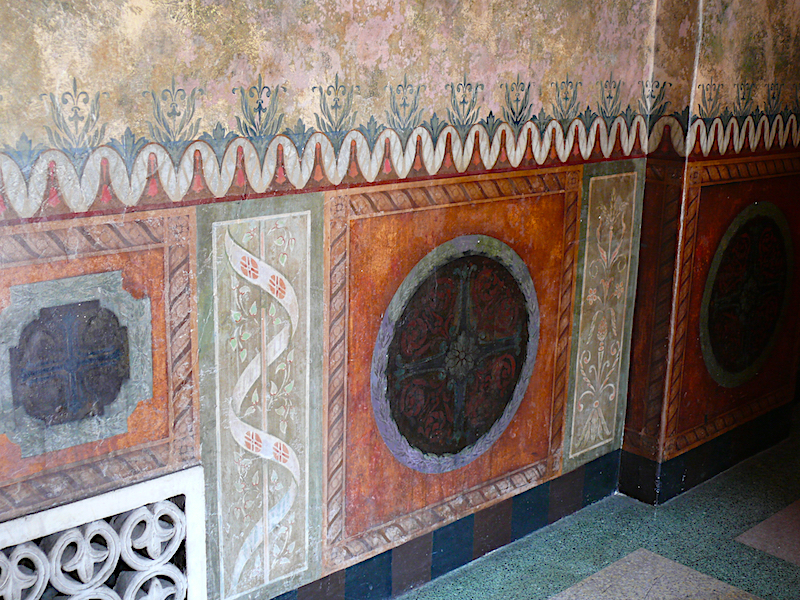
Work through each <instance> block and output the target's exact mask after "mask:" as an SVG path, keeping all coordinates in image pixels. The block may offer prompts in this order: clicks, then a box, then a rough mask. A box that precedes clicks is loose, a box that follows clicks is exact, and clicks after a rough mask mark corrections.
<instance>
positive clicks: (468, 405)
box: [371, 235, 539, 473]
mask: <svg viewBox="0 0 800 600" xmlns="http://www.w3.org/2000/svg"><path fill="white" fill-rule="evenodd" d="M538 339H539V308H538V303H537V299H536V291H535V289H534V286H533V281H532V280H531V277H530V273H529V272H528V269H527V267H526V266H525V264H524V263H523V262H522V259H521V258H520V257H519V256H518V255H517V254H516V253H515V252H514V251H513V250H512V249H511V248H509V247H508V246H507V245H505V244H503V243H502V242H500V241H498V240H496V239H494V238H490V237H487V236H481V235H470V236H463V237H459V238H456V239H454V240H451V241H449V242H446V243H445V244H442V245H441V246H439V247H438V248H436V249H435V250H433V251H432V252H431V253H429V254H428V255H427V256H426V257H425V258H423V259H422V260H421V261H420V262H419V263H417V265H416V266H415V267H414V268H413V269H412V271H411V273H409V275H408V276H407V277H406V279H405V280H404V281H403V283H402V284H401V285H400V287H399V288H398V290H397V292H396V293H395V295H394V297H393V298H392V301H391V302H390V304H389V307H388V309H387V311H386V314H385V315H384V318H383V321H382V323H381V327H380V330H379V333H378V339H377V341H376V343H375V351H374V353H373V356H372V373H371V388H372V407H373V411H374V413H375V420H376V423H377V425H378V430H379V431H380V433H381V436H382V437H383V440H384V442H386V445H387V446H388V448H389V449H390V450H391V452H392V454H393V455H394V456H395V457H396V458H397V459H398V460H399V461H400V462H401V463H403V464H404V465H406V466H408V467H411V468H412V469H415V470H417V471H421V472H423V473H443V472H446V471H451V470H453V469H458V468H460V467H463V466H464V465H466V464H468V463H469V462H471V461H473V460H475V459H476V458H477V457H478V456H480V455H481V454H483V453H484V452H485V451H486V450H488V449H489V447H490V446H491V445H492V444H493V443H494V442H495V441H496V440H497V439H498V438H499V437H500V436H501V435H502V433H503V431H505V429H506V427H507V426H508V424H509V423H510V422H511V419H512V418H513V417H514V414H515V413H516V411H517V408H518V407H519V404H520V402H521V401H522V397H523V396H524V394H525V390H526V389H527V387H528V382H529V380H530V377H531V373H532V372H533V365H534V361H535V358H536V348H537V344H538Z"/></svg>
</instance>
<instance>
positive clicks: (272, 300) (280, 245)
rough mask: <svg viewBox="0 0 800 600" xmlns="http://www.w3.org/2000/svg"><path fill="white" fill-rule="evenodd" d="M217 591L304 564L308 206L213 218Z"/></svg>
mask: <svg viewBox="0 0 800 600" xmlns="http://www.w3.org/2000/svg"><path fill="white" fill-rule="evenodd" d="M211 237H212V240H211V241H212V248H213V256H212V269H213V275H212V279H213V288H212V289H213V349H211V348H206V351H213V353H214V362H215V365H216V369H215V370H214V375H215V380H216V381H215V389H216V393H215V395H214V411H215V416H216V419H215V420H216V427H215V432H214V435H215V437H216V444H215V445H216V456H215V458H216V460H215V462H216V481H215V482H214V483H215V487H216V488H217V494H218V498H217V501H218V503H219V505H218V511H217V514H216V516H215V518H216V520H217V527H218V532H219V535H218V544H217V549H218V552H219V561H220V565H219V566H220V568H219V573H220V574H219V593H220V596H221V597H223V598H228V597H236V596H240V595H243V594H246V593H247V592H252V591H254V590H261V589H262V588H264V586H270V588H269V590H268V594H270V595H271V594H272V591H273V590H274V592H275V593H278V592H279V591H280V589H279V588H281V587H282V585H281V583H280V582H284V583H286V584H288V581H289V580H294V579H293V578H296V577H298V576H301V577H302V574H303V573H306V572H308V570H309V564H310V562H313V556H312V555H313V553H314V550H313V548H312V547H311V545H310V540H309V509H310V503H309V460H310V457H309V445H310V443H311V432H310V422H309V402H310V401H309V388H310V383H309V377H310V372H309V366H310V365H309V356H310V349H311V344H310V342H309V335H310V329H311V327H310V325H311V324H310V312H309V300H310V281H311V280H310V274H309V270H310V269H311V266H310V262H311V261H310V251H309V248H310V238H311V213H310V211H299V212H294V213H289V214H282V215H277V216H255V217H253V218H244V219H236V220H223V221H218V222H215V223H213V225H212V227H211Z"/></svg>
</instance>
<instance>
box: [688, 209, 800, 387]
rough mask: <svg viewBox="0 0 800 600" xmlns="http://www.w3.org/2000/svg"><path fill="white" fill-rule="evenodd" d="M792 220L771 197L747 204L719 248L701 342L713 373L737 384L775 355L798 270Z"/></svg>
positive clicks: (729, 383) (706, 293)
mask: <svg viewBox="0 0 800 600" xmlns="http://www.w3.org/2000/svg"><path fill="white" fill-rule="evenodd" d="M792 257H793V253H792V242H791V234H790V230H789V225H788V223H787V222H786V218H785V217H784V215H783V213H782V212H781V211H780V210H779V209H778V208H777V207H776V206H775V205H774V204H771V203H769V202H758V203H755V204H751V205H750V206H748V207H747V208H745V209H744V210H743V211H742V212H741V213H739V215H738V216H737V217H736V218H735V219H734V221H733V223H731V225H730V227H728V230H727V231H726V232H725V235H724V236H723V237H722V241H721V242H720V244H719V246H718V247H717V251H716V253H715V255H714V259H713V261H712V263H711V269H710V271H709V274H708V279H707V280H706V286H705V290H704V293H703V303H702V308H701V314H700V345H701V348H702V351H703V360H704V361H705V364H706V368H707V369H708V372H709V374H710V375H711V377H712V378H713V379H714V381H716V382H717V383H718V384H720V385H721V386H724V387H727V388H733V387H737V386H739V385H742V384H743V383H745V382H746V381H748V380H750V379H752V378H753V377H754V376H755V375H756V374H757V373H758V372H759V370H760V369H761V367H762V366H763V364H764V362H765V361H766V360H767V358H768V357H769V354H770V352H771V350H772V347H773V346H774V344H775V340H776V338H777V334H778V332H779V331H780V323H781V321H782V319H783V316H784V314H785V313H786V306H787V303H788V300H789V291H790V287H791V286H790V284H791V278H792V269H793V260H792Z"/></svg>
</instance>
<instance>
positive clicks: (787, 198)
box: [625, 156, 800, 461]
mask: <svg viewBox="0 0 800 600" xmlns="http://www.w3.org/2000/svg"><path fill="white" fill-rule="evenodd" d="M798 166H799V163H798V159H797V157H796V156H793V157H792V156H790V157H786V158H776V159H771V160H770V159H740V160H737V161H729V162H724V163H722V162H719V161H709V162H700V163H696V164H692V165H690V166H689V167H688V169H687V171H688V172H687V179H686V181H687V182H688V185H687V187H686V193H685V196H683V197H681V195H680V193H677V192H679V191H680V188H679V187H678V188H677V189H676V186H675V185H674V182H673V183H672V184H670V183H669V182H670V179H674V176H675V173H672V176H670V173H669V167H667V166H663V168H660V169H658V171H659V172H653V173H648V177H652V178H654V179H655V178H656V177H660V178H661V180H662V181H664V182H665V183H666V185H665V186H663V187H661V188H660V191H659V192H658V193H659V194H662V196H661V198H660V199H659V198H658V196H655V197H654V200H656V201H655V202H654V203H653V205H652V207H653V211H652V215H651V216H648V217H647V218H646V223H645V227H646V228H647V230H648V231H652V232H654V233H655V232H659V233H658V234H657V235H655V236H654V238H656V239H657V238H658V237H660V238H661V239H660V243H659V244H655V245H654V248H653V250H649V251H648V252H643V254H642V259H643V261H644V262H643V267H644V268H645V269H649V270H650V271H651V273H652V275H650V276H648V277H647V278H646V279H647V282H646V283H645V285H646V286H647V287H646V288H643V290H642V293H644V294H648V293H649V294H652V296H653V298H652V300H651V301H650V302H649V303H643V305H642V308H641V309H640V310H641V313H640V314H639V316H638V319H639V325H637V329H636V331H637V333H636V335H635V338H637V342H636V344H635V351H634V357H635V358H634V362H633V363H632V364H635V365H637V367H636V369H635V372H634V376H633V377H632V381H631V387H632V390H633V389H634V388H635V389H636V391H635V393H632V394H631V398H632V402H631V408H630V411H629V413H628V415H627V422H626V432H625V449H626V450H629V451H630V452H633V453H636V454H639V455H641V456H645V457H647V458H650V459H652V460H657V461H664V460H668V459H670V458H673V457H676V456H679V455H681V454H683V453H684V452H687V451H688V450H691V449H692V448H695V447H697V446H699V445H701V444H703V443H705V442H707V441H709V440H711V439H713V438H715V437H717V436H719V435H721V434H722V433H725V432H726V431H730V430H731V429H733V428H735V427H737V426H739V425H741V424H742V423H745V422H747V421H749V420H751V419H753V418H754V417H756V416H758V415H761V414H764V413H766V412H768V411H770V410H772V409H774V408H776V407H778V406H781V405H782V404H785V403H787V402H789V401H790V399H791V398H792V397H793V390H794V386H795V370H796V357H797V351H798V349H797V344H796V341H795V333H794V332H795V331H796V328H797V319H796V315H794V314H792V313H791V311H788V312H784V311H785V309H784V308H783V307H784V303H785V302H791V300H790V299H791V298H794V297H796V295H797V294H798V293H800V291H798V283H797V278H796V277H794V276H793V275H791V273H792V272H793V267H792V266H791V265H792V264H794V265H796V264H797V256H796V252H797V247H796V238H797V226H798V215H797V207H796V204H797V203H796V196H797V194H796V190H795V187H796V182H797V173H798ZM765 175H767V177H766V178H765ZM678 210H680V211H681V212H682V213H683V214H684V218H683V219H682V220H678V219H677V216H678ZM761 212H763V213H764V215H767V216H769V219H766V217H765V218H764V219H765V220H758V219H756V221H755V222H754V224H752V223H751V225H753V227H755V229H753V230H752V231H749V230H748V231H746V232H744V233H742V232H741V231H739V229H740V226H742V225H745V224H747V223H750V222H751V221H752V219H750V218H748V216H747V215H752V214H757V213H761ZM776 219H777V220H776ZM766 223H774V226H773V227H772V229H769V230H768V231H767V232H765V231H764V230H763V227H762V226H765V224H766ZM651 228H652V229H651ZM737 231H739V233H740V234H741V235H737ZM769 232H772V233H773V234H774V235H768V233H769ZM644 234H645V232H644V230H643V235H644ZM742 236H744V237H742ZM678 240H680V243H679V242H678ZM756 241H758V243H757V244H756ZM731 245H732V247H733V249H731ZM726 248H727V250H726ZM656 261H661V262H660V266H658V265H656V264H654V263H655V262H656ZM657 266H658V268H656V267H657ZM720 273H722V274H720ZM675 282H677V285H676V286H675V287H673V285H675ZM648 290H649V291H648ZM640 297H641V296H640ZM637 301H638V300H637ZM779 322H780V323H781V324H780V325H778V323H779ZM642 323H644V325H642ZM649 324H652V325H651V326H650V327H648V325H649ZM723 332H724V333H723ZM745 339H746V340H747V341H746V342H745V341H744V340H745ZM723 340H724V341H723ZM638 359H641V362H639V360H638ZM659 437H661V438H662V439H661V440H660V441H659Z"/></svg>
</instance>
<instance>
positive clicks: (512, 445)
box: [323, 167, 581, 571]
mask: <svg viewBox="0 0 800 600" xmlns="http://www.w3.org/2000/svg"><path fill="white" fill-rule="evenodd" d="M580 174H581V168H580V167H570V168H566V169H563V168H562V169H557V170H545V171H542V172H522V173H515V174H514V175H511V176H509V175H506V176H481V177H473V178H463V179H456V180H452V181H446V182H442V183H440V182H426V183H424V184H416V185H404V186H402V187H388V188H374V189H373V188H368V189H364V190H354V191H350V192H331V193H330V195H329V200H328V202H327V207H328V222H327V227H328V231H327V234H326V239H327V240H328V242H327V244H326V250H327V257H326V262H327V264H328V265H329V267H328V268H329V269H330V270H329V276H328V279H327V283H326V285H327V304H328V316H327V328H326V331H327V340H326V353H327V356H328V364H327V381H326V386H327V389H326V406H327V412H326V417H325V423H324V427H325V430H326V431H327V448H326V453H327V456H326V464H325V470H326V474H325V478H326V481H327V488H326V489H327V491H326V496H325V499H324V501H325V510H326V520H325V521H324V523H323V552H324V561H325V563H324V567H325V569H327V570H330V571H333V570H338V569H341V568H343V567H346V566H347V565H350V564H353V563H354V562H357V561H360V560H363V559H365V558H368V557H370V556H372V555H375V554H377V553H380V552H382V551H384V550H386V549H388V548H391V547H393V546H397V545H399V544H401V543H403V542H404V541H407V540H409V539H411V538H413V537H417V536H419V535H422V534H424V533H426V532H428V531H431V530H433V529H435V528H437V527H440V526H442V525H444V524H446V523H448V522H451V521H453V520H455V519H458V518H460V517H463V516H465V515H467V514H470V513H472V512H475V511H476V510H478V509H480V508H481V507H486V506H489V505H491V504H494V503H496V502H498V501H500V500H502V499H503V498H506V497H509V496H511V495H514V494H517V493H519V492H521V491H524V490H525V489H528V488H530V487H532V486H534V485H536V484H537V483H540V482H542V481H543V480H545V479H547V478H550V477H552V476H554V475H555V474H557V473H560V471H561V455H562V444H563V432H564V414H565V411H566V406H567V380H568V373H569V370H570V360H569V357H570V340H571V335H572V333H571V332H572V319H573V304H572V302H573V295H574V285H575V279H574V278H575V273H574V270H575V263H576V260H577V256H576V252H577V249H578V244H577V243H576V242H577V240H578V235H579V227H578V216H579V213H580V202H581V200H580V197H581V190H580V186H581V175H580ZM533 231H535V232H537V235H531V232H533ZM476 235H479V236H485V237H486V238H487V239H486V240H485V241H484V243H487V244H488V243H490V242H489V238H491V239H492V240H496V241H492V242H491V243H492V244H495V245H498V248H500V247H501V246H500V244H502V245H506V246H508V247H509V248H510V249H511V250H512V251H513V252H514V253H515V254H516V255H518V256H519V258H520V260H521V261H522V264H524V266H525V269H526V270H528V271H529V273H530V275H529V276H530V278H531V280H532V284H533V286H534V287H535V288H536V297H537V304H538V312H539V315H540V318H539V326H538V349H537V350H536V358H535V361H534V363H533V369H532V373H531V376H530V383H529V384H528V385H526V386H524V388H522V391H523V392H524V395H523V396H522V397H521V398H520V399H519V404H518V407H517V408H516V411H515V412H513V413H509V415H508V417H509V418H508V419H506V421H502V420H499V421H498V423H500V425H498V434H499V435H498V436H494V437H491V436H489V437H487V442H486V447H483V446H481V443H482V442H481V440H478V441H476V442H475V444H474V445H471V446H469V447H467V448H466V449H465V452H467V453H468V454H469V456H468V457H467V456H466V455H465V456H464V458H463V462H464V464H460V463H459V466H460V468H456V469H455V470H453V469H451V468H450V467H454V466H455V465H456V464H457V463H458V461H459V460H460V459H458V458H453V455H452V454H451V453H446V454H447V456H443V457H440V460H438V461H436V460H434V462H436V467H435V468H434V467H431V468H421V465H419V464H417V463H418V462H419V461H417V462H414V460H411V463H410V464H411V465H416V467H414V466H409V461H408V460H405V461H404V460H399V459H398V458H397V456H396V455H395V454H393V453H392V446H393V443H392V442H391V441H387V438H386V437H385V436H384V435H382V433H383V432H382V431H381V430H380V425H379V423H383V424H384V425H385V424H386V423H387V418H388V417H386V416H385V415H384V416H381V415H382V413H381V402H380V399H379V395H380V386H381V384H380V377H379V371H380V368H379V371H378V372H376V371H374V367H373V364H374V362H373V361H374V360H375V359H374V358H373V356H374V353H375V352H376V350H375V349H376V347H382V345H383V344H385V343H386V341H385V340H383V338H382V337H381V335H380V330H381V323H382V320H383V315H384V311H386V310H387V307H389V306H390V304H391V302H392V301H393V300H392V298H393V297H394V296H395V294H396V293H398V289H399V288H401V287H402V286H401V284H402V283H403V281H404V280H406V279H407V278H408V277H409V276H410V275H409V274H410V273H412V271H413V269H415V268H417V267H415V265H419V264H420V261H423V259H425V257H426V256H429V255H430V253H431V252H432V251H435V249H436V248H439V249H440V250H439V252H444V250H441V249H442V248H444V247H445V246H443V244H456V245H457V244H459V243H461V242H458V240H462V241H463V240H464V237H463V236H476ZM464 243H466V242H464ZM376 246H379V247H382V248H385V249H386V251H385V252H380V253H376V252H375V251H374V248H375V247H376ZM459 247H460V246H459ZM454 248H455V246H454ZM453 251H454V252H455V250H453ZM498 251H499V250H498ZM429 260H431V259H429ZM408 287H409V286H406V288H408ZM399 293H401V294H402V293H403V292H402V291H401V292H399ZM461 297H462V299H463V298H464V294H463V293H462V294H461ZM462 302H463V300H462ZM474 302H476V303H477V302H479V301H478V300H477V299H476V300H475V301H474ZM470 304H472V303H470V302H467V303H466V305H467V307H468V306H469V305H470ZM462 306H464V305H462ZM460 310H467V308H463V309H460ZM453 327H455V328H456V329H457V328H458V327H457V326H456V325H455V324H453ZM463 329H464V330H465V331H469V330H470V328H469V326H464V328H463ZM405 331H408V328H406V330H405ZM448 331H449V329H448ZM492 331H495V329H494V327H493V328H492ZM528 332H529V335H532V330H530V329H529V330H528ZM384 334H385V332H384ZM384 337H385V335H384ZM443 343H444V344H445V345H447V342H443ZM431 360H434V359H433V358H430V360H429V361H428V362H429V363H430V361H431ZM378 362H380V360H378ZM395 367H396V365H395V364H393V365H385V367H384V368H385V369H390V368H391V369H394V368H395ZM456 379H458V378H456ZM461 380H463V381H466V379H463V378H462V379H459V381H461ZM433 381H434V382H435V381H436V380H435V379H434V380H433ZM454 381H455V379H454ZM454 385H457V384H454ZM376 394H378V396H376ZM376 403H377V404H376ZM376 410H377V412H376ZM443 410H445V409H443ZM454 410H455V409H454ZM376 421H377V422H376ZM440 422H443V421H442V420H441V419H440ZM437 431H438V429H437ZM404 439H408V438H404ZM492 442H493V443H492ZM412 454H413V453H412ZM426 455H430V452H427V453H426ZM415 456H416V455H415ZM430 460H433V459H430ZM430 460H428V462H430ZM453 461H455V462H453ZM378 482H379V483H378ZM409 490H411V493H409Z"/></svg>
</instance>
